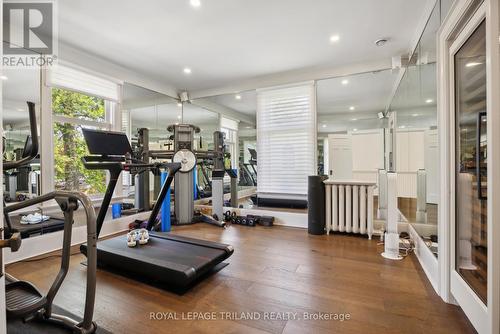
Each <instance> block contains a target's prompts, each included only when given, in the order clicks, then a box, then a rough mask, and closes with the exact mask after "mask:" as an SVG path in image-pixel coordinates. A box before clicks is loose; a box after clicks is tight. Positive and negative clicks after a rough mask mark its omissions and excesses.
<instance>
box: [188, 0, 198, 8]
mask: <svg viewBox="0 0 500 334" xmlns="http://www.w3.org/2000/svg"><path fill="white" fill-rule="evenodd" d="M189 3H190V4H191V6H193V7H195V8H197V7H200V6H201V1H200V0H190V1H189Z"/></svg>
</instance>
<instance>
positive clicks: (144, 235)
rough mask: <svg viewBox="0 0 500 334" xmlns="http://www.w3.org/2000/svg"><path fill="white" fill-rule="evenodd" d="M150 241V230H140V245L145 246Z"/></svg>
mask: <svg viewBox="0 0 500 334" xmlns="http://www.w3.org/2000/svg"><path fill="white" fill-rule="evenodd" d="M148 241H149V233H148V230H146V229H145V228H141V229H140V230H139V244H140V245H145V244H147V243H148Z"/></svg>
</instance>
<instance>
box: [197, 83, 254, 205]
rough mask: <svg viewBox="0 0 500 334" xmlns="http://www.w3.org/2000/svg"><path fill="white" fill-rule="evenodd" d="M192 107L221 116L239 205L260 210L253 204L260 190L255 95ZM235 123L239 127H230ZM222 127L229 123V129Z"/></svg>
mask: <svg viewBox="0 0 500 334" xmlns="http://www.w3.org/2000/svg"><path fill="white" fill-rule="evenodd" d="M193 105H198V106H202V107H203V108H205V109H207V110H210V111H212V112H215V113H217V114H220V117H221V124H220V129H221V131H223V132H224V134H225V137H226V151H228V152H230V153H231V165H232V168H233V169H237V170H238V178H239V180H238V190H239V193H240V203H239V204H240V205H243V206H244V207H246V208H249V207H254V208H257V207H256V206H254V204H253V202H252V200H251V198H252V196H253V195H254V194H255V190H256V186H257V151H256V144H257V141H256V130H255V116H256V109H257V95H256V92H255V91H254V90H251V91H244V92H238V93H234V94H225V95H218V96H211V97H206V98H201V99H196V100H194V101H193ZM235 122H237V123H238V125H237V127H236V126H235V127H233V128H232V129H231V124H232V123H235ZM223 123H227V124H226V126H225V125H224V124H223ZM217 129H219V124H217ZM226 181H227V180H226Z"/></svg>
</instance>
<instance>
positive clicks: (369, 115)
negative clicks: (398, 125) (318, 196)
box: [317, 69, 397, 182]
mask: <svg viewBox="0 0 500 334" xmlns="http://www.w3.org/2000/svg"><path fill="white" fill-rule="evenodd" d="M396 78H397V73H396V72H394V71H392V70H390V69H388V70H383V71H377V72H369V73H362V74H354V75H350V76H344V77H337V78H330V79H326V80H320V81H318V82H317V112H318V174H320V175H321V174H324V175H329V176H330V177H331V178H332V179H337V180H358V181H368V182H376V180H377V171H378V169H384V168H385V159H384V133H385V132H384V129H385V128H386V126H387V119H386V118H384V117H383V113H384V112H385V109H386V107H387V102H388V97H389V96H390V94H391V91H392V89H393V87H394V85H395V82H396Z"/></svg>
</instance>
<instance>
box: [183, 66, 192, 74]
mask: <svg viewBox="0 0 500 334" xmlns="http://www.w3.org/2000/svg"><path fill="white" fill-rule="evenodd" d="M183 71H184V73H185V74H191V69H190V68H189V67H184V70H183Z"/></svg>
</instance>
